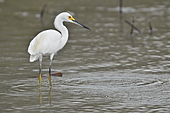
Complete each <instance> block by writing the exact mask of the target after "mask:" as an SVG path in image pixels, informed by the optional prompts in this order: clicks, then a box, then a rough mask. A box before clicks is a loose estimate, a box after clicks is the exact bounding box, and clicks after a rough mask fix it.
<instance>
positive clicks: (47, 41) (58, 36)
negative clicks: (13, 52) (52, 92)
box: [28, 12, 90, 85]
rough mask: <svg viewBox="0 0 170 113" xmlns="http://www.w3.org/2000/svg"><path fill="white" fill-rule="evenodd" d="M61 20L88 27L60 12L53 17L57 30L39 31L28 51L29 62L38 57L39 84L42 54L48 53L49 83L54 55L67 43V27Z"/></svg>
mask: <svg viewBox="0 0 170 113" xmlns="http://www.w3.org/2000/svg"><path fill="white" fill-rule="evenodd" d="M63 22H71V23H74V24H77V25H80V26H82V27H84V28H86V29H89V30H90V28H88V27H86V26H84V25H83V24H81V23H79V22H77V21H76V20H75V19H74V18H73V17H72V16H71V15H70V14H69V13H67V12H62V13H60V14H59V15H58V16H56V17H55V20H54V26H55V28H56V29H58V30H59V31H60V32H58V31H57V30H53V29H49V30H45V31H42V32H40V33H39V34H38V35H37V36H36V37H35V38H34V39H33V40H32V41H31V42H30V44H29V47H28V53H29V54H30V62H34V61H36V60H38V59H39V61H40V67H39V82H40V84H41V81H42V75H41V66H42V58H43V55H46V54H47V55H50V66H49V75H48V81H49V83H50V85H51V65H52V60H53V57H54V55H55V54H56V53H57V52H58V51H59V50H61V49H62V48H63V47H64V46H65V45H66V43H67V41H68V37H69V33H68V30H67V28H66V27H65V26H64V25H63Z"/></svg>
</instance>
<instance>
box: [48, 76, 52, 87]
mask: <svg viewBox="0 0 170 113" xmlns="http://www.w3.org/2000/svg"><path fill="white" fill-rule="evenodd" d="M48 83H49V84H50V87H52V83H51V75H50V74H49V75H48Z"/></svg>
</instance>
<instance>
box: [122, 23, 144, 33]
mask: <svg viewBox="0 0 170 113" xmlns="http://www.w3.org/2000/svg"><path fill="white" fill-rule="evenodd" d="M125 22H126V23H127V24H129V25H130V26H131V27H133V29H135V30H137V31H138V33H139V34H141V31H140V30H139V29H138V28H137V27H135V26H134V25H133V24H132V23H130V22H129V21H127V20H125Z"/></svg>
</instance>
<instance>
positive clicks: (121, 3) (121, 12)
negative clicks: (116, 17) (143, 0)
mask: <svg viewBox="0 0 170 113" xmlns="http://www.w3.org/2000/svg"><path fill="white" fill-rule="evenodd" d="M122 7H123V0H120V1H119V14H120V16H121V17H122V16H123V11H122Z"/></svg>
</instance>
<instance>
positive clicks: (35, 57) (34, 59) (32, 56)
mask: <svg viewBox="0 0 170 113" xmlns="http://www.w3.org/2000/svg"><path fill="white" fill-rule="evenodd" d="M37 59H38V55H30V62H34V61H36V60H37Z"/></svg>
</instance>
